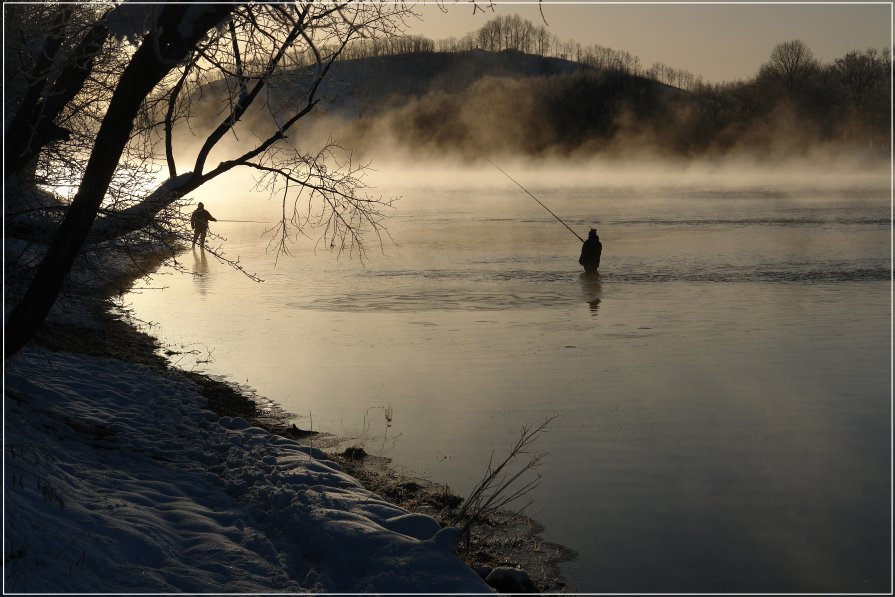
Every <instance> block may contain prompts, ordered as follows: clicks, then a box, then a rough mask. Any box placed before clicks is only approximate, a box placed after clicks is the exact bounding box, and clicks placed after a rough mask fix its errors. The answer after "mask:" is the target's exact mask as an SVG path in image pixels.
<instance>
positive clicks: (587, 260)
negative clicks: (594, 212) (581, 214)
mask: <svg viewBox="0 0 895 597" xmlns="http://www.w3.org/2000/svg"><path fill="white" fill-rule="evenodd" d="M488 163H489V164H491V165H492V166H494V167H495V168H497V169H498V170H500V171H501V173H503V175H504V176H506V177H507V178H509V179H510V180H512V181H513V182H515V183H516V186H518V187H519V188H520V189H522V190H523V191H525V192H526V193H528V196H529V197H531V198H532V199H534V200H535V201H537V202H538V205H540V206H541V207H543V208H544V209H546V210H547V211H548V212H549V213H550V215H551V216H553V217H554V218H556V220H557V221H558V222H559V223H560V224H562V225H563V226H565V227H566V228H568V230H569V232H571V233H572V234H574V235H575V238H577V239H578V240H580V241H581V242H582V243H583V244H582V246H581V256H580V257H579V258H578V263H580V264H581V265H582V266H583V267H584V273H587V274H595V273H598V270H599V269H600V256H601V255H602V254H603V243H601V242H600V237H599V236H597V229H596V228H591V229H590V233H588V235H587V240H584V239H583V238H581V236H579V235H578V233H577V232H575V231H574V230H572V228H571V227H569V225H568V224H566V223H565V222H563V221H562V220H561V219H560V217H559V216H558V215H556V214H555V213H553V211H552V210H551V209H550V208H549V207H547V206H546V205H544V203H543V202H541V200H540V199H538V198H537V197H535V196H534V195H532V194H531V193H530V192H529V190H528V189H526V188H525V187H523V186H522V185H521V184H519V183H518V182H517V181H516V179H515V178H513V177H512V176H510V175H509V174H507V173H506V172H504V171H503V169H502V168H501V167H500V166H498V165H497V164H495V163H494V162H492V161H491V160H488Z"/></svg>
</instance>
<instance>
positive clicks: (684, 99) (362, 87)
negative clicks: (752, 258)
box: [333, 16, 892, 156]
mask: <svg viewBox="0 0 895 597" xmlns="http://www.w3.org/2000/svg"><path fill="white" fill-rule="evenodd" d="M346 57H347V59H346ZM336 66H337V68H336V69H334V73H333V74H334V78H336V79H338V80H341V81H342V84H343V86H342V87H341V88H340V93H338V94H337V95H338V97H339V98H340V99H339V101H338V102H336V104H335V106H337V107H339V108H341V109H343V110H347V111H350V112H351V113H352V115H353V116H357V117H359V119H360V120H359V121H357V122H355V123H353V124H352V125H350V126H349V127H348V129H347V130H346V131H345V135H347V136H346V137H345V138H346V141H347V142H349V143H351V144H352V145H353V146H354V147H355V148H357V149H365V148H366V149H371V150H372V148H373V147H374V146H376V145H377V144H379V143H381V142H382V138H381V135H383V134H385V133H388V134H389V135H390V137H392V138H394V139H395V140H396V141H397V142H398V143H399V144H401V145H404V146H409V147H411V148H414V149H415V150H431V151H432V152H442V151H444V150H455V151H459V152H461V153H463V154H470V155H472V154H475V155H480V154H481V152H482V151H484V150H491V151H498V152H500V151H510V150H511V149H514V150H516V151H522V152H524V153H526V154H534V155H538V154H543V153H559V154H567V153H577V152H588V153H594V152H597V153H599V152H603V151H613V152H618V151H626V150H632V149H644V148H648V149H649V150H650V151H653V152H656V153H658V154H662V155H675V156H702V155H716V154H728V153H732V152H733V153H738V152H755V153H762V154H767V153H768V152H771V153H772V154H775V155H776V154H779V153H783V154H787V155H791V154H794V153H796V154H798V153H802V152H806V151H809V150H811V149H812V148H815V147H816V146H817V145H818V144H821V145H828V144H831V145H836V146H837V147H838V148H844V149H848V148H852V149H860V150H862V151H866V150H871V151H876V150H879V151H885V150H887V149H888V147H889V145H890V136H891V135H890V133H891V123H890V112H891V106H890V89H891V76H892V62H891V52H890V50H889V49H888V48H883V49H875V48H869V49H861V50H854V51H850V52H848V53H847V54H846V55H844V56H842V57H840V58H838V59H836V60H834V61H833V62H831V63H822V62H821V61H819V60H818V59H816V58H815V56H814V54H813V52H812V50H811V49H810V48H809V47H808V46H807V45H806V44H804V43H803V42H801V41H799V40H792V41H783V42H781V43H779V44H777V45H776V46H774V47H772V48H769V49H768V60H767V62H765V63H764V64H761V65H756V74H755V75H754V76H753V77H751V78H750V79H747V80H741V81H733V82H726V83H719V84H708V83H705V82H703V81H702V79H701V78H700V77H698V76H695V75H692V74H691V73H688V72H686V71H683V70H680V69H675V68H672V67H669V66H667V65H663V64H654V65H652V66H649V67H644V66H642V65H641V64H640V61H639V59H637V58H636V57H635V56H632V55H631V54H629V53H628V52H624V51H619V50H613V49H609V48H604V47H601V46H597V45H594V46H582V45H581V44H578V43H576V42H561V41H559V40H558V39H557V38H556V37H555V36H552V34H550V33H549V31H548V30H547V28H546V27H543V26H538V25H533V24H532V23H530V22H528V21H525V20H523V19H520V18H519V17H515V16H514V17H498V18H496V19H493V20H492V21H490V22H489V23H487V24H486V25H485V26H483V27H482V28H481V29H480V30H478V31H477V32H473V33H470V34H468V35H467V36H465V37H464V38H462V39H451V40H441V41H437V42H436V41H432V40H427V39H426V38H420V37H411V38H396V39H388V38H385V39H377V40H374V41H367V40H362V41H359V42H357V43H356V44H354V45H352V46H350V47H349V48H348V49H347V50H346V52H345V53H344V55H343V57H342V60H341V61H340V62H339V63H338V64H337V65H336Z"/></svg>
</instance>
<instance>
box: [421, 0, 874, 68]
mask: <svg viewBox="0 0 895 597" xmlns="http://www.w3.org/2000/svg"><path fill="white" fill-rule="evenodd" d="M443 5H444V6H446V7H447V13H446V14H445V13H444V12H442V11H441V10H439V8H438V7H437V6H435V5H432V4H428V5H421V6H419V12H421V13H423V15H424V20H423V21H421V22H418V23H414V24H413V26H412V32H413V33H417V34H420V35H425V36H427V37H431V38H433V39H440V38H446V37H451V36H455V37H460V36H462V35H463V34H465V33H467V32H468V31H473V30H475V29H478V28H479V27H481V25H482V24H483V23H485V22H486V21H487V20H488V19H490V18H492V17H493V16H495V15H510V14H514V13H515V14H519V15H521V16H522V17H524V18H527V19H529V20H531V21H533V22H537V23H543V21H542V20H541V16H540V14H539V12H538V8H537V2H513V3H509V2H507V3H501V2H496V3H495V11H494V12H493V13H492V12H491V11H490V10H487V11H485V12H482V11H476V12H475V14H473V9H472V6H471V4H470V3H469V2H468V0H460V1H459V2H456V3H455V2H453V1H452V0H445V2H444V3H443ZM481 5H482V6H486V3H481ZM544 16H545V17H546V19H547V23H548V24H549V26H550V30H551V31H552V32H553V33H554V34H556V35H557V36H559V37H560V38H561V39H564V40H565V39H575V40H577V41H579V42H581V43H582V44H595V43H596V44H599V45H601V46H605V47H609V48H613V49H615V50H625V51H628V52H630V53H632V54H634V55H635V56H639V57H640V61H641V64H642V65H643V66H644V67H648V66H649V65H651V64H653V63H654V62H664V63H665V64H667V65H669V66H673V67H675V68H683V69H686V70H688V71H690V72H692V73H693V74H695V75H702V76H703V77H704V78H705V80H706V81H710V82H721V81H731V80H736V79H745V78H749V77H751V76H753V75H754V74H755V73H756V72H758V68H759V67H760V66H761V64H763V63H764V62H766V61H767V59H768V56H769V55H770V53H771V49H772V48H773V47H774V46H775V45H776V44H777V43H780V42H784V41H791V40H794V39H800V40H802V41H803V42H805V43H806V44H807V45H808V46H809V47H810V48H811V49H812V50H813V51H814V53H815V55H816V56H817V57H818V58H819V59H820V60H822V61H823V62H832V61H833V60H835V59H836V58H839V57H841V56H843V55H844V54H845V53H846V52H848V51H849V50H864V49H867V48H869V47H876V48H879V49H881V48H882V47H884V46H887V45H890V44H891V42H892V4H891V3H890V2H877V3H859V2H849V3H845V2H843V3H838V4H819V3H810V4H808V3H804V4H783V3H779V4H776V3H775V4H768V3H766V4H759V3H747V4H743V3H739V4H735V3H703V4H677V3H672V2H667V3H650V4H635V3H625V4H600V3H586V2H554V1H551V0H544Z"/></svg>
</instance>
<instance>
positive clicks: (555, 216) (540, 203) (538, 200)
mask: <svg viewBox="0 0 895 597" xmlns="http://www.w3.org/2000/svg"><path fill="white" fill-rule="evenodd" d="M485 159H486V160H487V161H488V163H489V164H491V165H492V166H494V167H495V168H497V169H498V170H500V171H501V172H503V175H504V176H506V177H507V178H509V179H510V180H512V181H513V182H515V183H516V186H518V187H519V188H520V189H522V190H523V191H525V192H526V193H528V196H529V197H531V198H532V199H534V200H535V201H537V202H538V205H540V206H541V207H543V208H544V209H546V210H547V211H548V212H550V215H551V216H553V217H554V218H556V220H557V221H558V222H559V223H560V224H562V225H563V226H565V227H566V228H568V229H569V232H571V233H572V234H574V235H575V236H576V237H577V238H578V240H580V241H581V242H584V239H583V238H581V237H580V236H579V235H578V233H577V232H575V231H574V230H572V229H571V228H569V225H568V224H566V223H565V222H563V221H562V220H561V219H560V217H559V216H558V215H556V214H555V213H553V211H552V210H551V209H550V208H549V207H547V206H546V205H544V204H543V202H541V200H540V199H538V198H537V197H535V196H534V195H532V194H531V193H530V192H529V191H528V189H526V188H525V187H523V186H522V185H521V184H519V182H518V181H516V179H515V178H513V177H512V176H510V175H509V174H507V173H506V172H504V171H503V169H502V168H501V167H500V166H498V165H497V164H495V163H494V162H492V161H491V160H489V159H488V158H485Z"/></svg>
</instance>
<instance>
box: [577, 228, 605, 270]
mask: <svg viewBox="0 0 895 597" xmlns="http://www.w3.org/2000/svg"><path fill="white" fill-rule="evenodd" d="M602 253H603V243H601V242H600V237H599V236H597V229H596V228H591V229H590V232H589V233H588V235H587V240H586V241H584V244H583V245H581V257H579V258H578V263H580V264H581V265H582V266H584V271H585V272H586V273H588V274H594V273H596V272H597V270H599V269H600V255H602Z"/></svg>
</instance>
